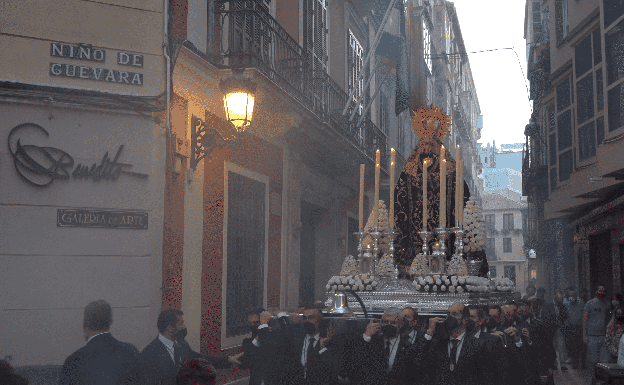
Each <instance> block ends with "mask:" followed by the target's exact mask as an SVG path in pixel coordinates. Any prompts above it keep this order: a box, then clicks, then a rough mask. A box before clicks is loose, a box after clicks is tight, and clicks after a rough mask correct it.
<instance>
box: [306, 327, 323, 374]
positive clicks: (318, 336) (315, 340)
mask: <svg viewBox="0 0 624 385" xmlns="http://www.w3.org/2000/svg"><path fill="white" fill-rule="evenodd" d="M310 338H314V342H313V344H314V345H313V346H314V347H316V344H320V343H321V342H320V340H321V335H320V334H319V333H316V335H315V336H314V337H312V336H310V335H307V334H306V336H305V341H303V351H302V352H301V365H303V366H305V365H306V363H307V362H308V357H307V354H308V345H309V344H310Z"/></svg>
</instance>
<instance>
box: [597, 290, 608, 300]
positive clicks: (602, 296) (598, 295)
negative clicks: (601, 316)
mask: <svg viewBox="0 0 624 385" xmlns="http://www.w3.org/2000/svg"><path fill="white" fill-rule="evenodd" d="M606 296H607V293H605V292H602V291H599V292H597V293H596V297H597V298H598V299H604V298H605V297H606Z"/></svg>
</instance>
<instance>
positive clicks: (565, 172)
mask: <svg viewBox="0 0 624 385" xmlns="http://www.w3.org/2000/svg"><path fill="white" fill-rule="evenodd" d="M573 162H574V160H573V159H572V150H568V151H566V152H564V153H562V154H560V155H559V181H560V182H564V181H566V180H568V179H570V176H572V171H573V167H574V164H573Z"/></svg>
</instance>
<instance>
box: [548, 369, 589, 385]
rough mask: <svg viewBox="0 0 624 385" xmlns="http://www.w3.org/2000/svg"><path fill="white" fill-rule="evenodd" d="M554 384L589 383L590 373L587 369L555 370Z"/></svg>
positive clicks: (572, 384) (580, 384)
mask: <svg viewBox="0 0 624 385" xmlns="http://www.w3.org/2000/svg"><path fill="white" fill-rule="evenodd" d="M554 376H555V385H590V384H591V378H592V374H591V373H590V371H589V370H588V369H585V370H581V369H579V370H574V369H570V370H568V371H565V372H564V371H558V370H555V372H554Z"/></svg>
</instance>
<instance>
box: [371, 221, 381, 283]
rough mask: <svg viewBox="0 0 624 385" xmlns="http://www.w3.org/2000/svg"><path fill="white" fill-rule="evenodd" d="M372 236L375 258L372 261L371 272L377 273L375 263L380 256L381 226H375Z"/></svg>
mask: <svg viewBox="0 0 624 385" xmlns="http://www.w3.org/2000/svg"><path fill="white" fill-rule="evenodd" d="M370 236H371V238H373V259H372V261H371V264H372V271H371V274H373V275H375V273H376V272H375V263H376V261H377V257H378V256H379V238H381V232H379V227H377V226H375V227H374V228H373V231H372V232H371V233H370Z"/></svg>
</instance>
